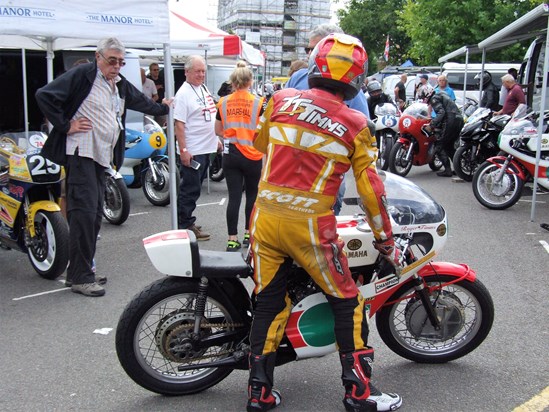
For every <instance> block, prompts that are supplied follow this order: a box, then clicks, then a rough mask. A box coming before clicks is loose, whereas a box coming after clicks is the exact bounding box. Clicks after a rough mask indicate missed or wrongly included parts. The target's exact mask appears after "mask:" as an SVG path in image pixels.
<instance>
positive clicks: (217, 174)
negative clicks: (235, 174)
mask: <svg viewBox="0 0 549 412" xmlns="http://www.w3.org/2000/svg"><path fill="white" fill-rule="evenodd" d="M208 176H209V177H210V179H211V180H212V181H213V182H221V181H222V180H223V179H225V172H223V150H220V151H218V152H216V153H212V154H211V155H210V167H209V169H208Z"/></svg>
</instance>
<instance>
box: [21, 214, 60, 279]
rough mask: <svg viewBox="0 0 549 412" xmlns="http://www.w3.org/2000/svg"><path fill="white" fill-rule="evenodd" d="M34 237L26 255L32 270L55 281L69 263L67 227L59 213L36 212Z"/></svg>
mask: <svg viewBox="0 0 549 412" xmlns="http://www.w3.org/2000/svg"><path fill="white" fill-rule="evenodd" d="M34 231H35V236H34V237H33V238H31V239H30V245H28V249H27V252H28V253H27V254H28V256H29V260H30V262H31V265H32V267H33V268H34V270H35V271H36V272H37V273H38V274H39V275H40V276H42V277H43V278H45V279H51V280H53V279H56V278H57V277H59V276H60V275H61V274H62V273H63V272H64V271H65V269H66V268H67V264H68V263H69V226H68V225H67V221H66V220H65V218H64V217H63V215H62V214H61V212H46V211H38V212H37V213H36V215H35V216H34Z"/></svg>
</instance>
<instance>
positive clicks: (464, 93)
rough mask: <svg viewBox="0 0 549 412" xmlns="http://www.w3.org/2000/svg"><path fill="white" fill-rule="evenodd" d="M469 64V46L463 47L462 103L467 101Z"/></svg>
mask: <svg viewBox="0 0 549 412" xmlns="http://www.w3.org/2000/svg"><path fill="white" fill-rule="evenodd" d="M468 66H469V48H468V47H467V48H466V49H465V73H464V74H463V104H462V106H465V103H466V102H467V68H468Z"/></svg>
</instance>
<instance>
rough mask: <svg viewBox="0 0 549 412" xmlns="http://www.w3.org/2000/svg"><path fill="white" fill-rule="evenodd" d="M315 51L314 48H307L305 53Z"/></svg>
mask: <svg viewBox="0 0 549 412" xmlns="http://www.w3.org/2000/svg"><path fill="white" fill-rule="evenodd" d="M313 49H314V47H305V53H307V54H309V53H310V52H312V51H313Z"/></svg>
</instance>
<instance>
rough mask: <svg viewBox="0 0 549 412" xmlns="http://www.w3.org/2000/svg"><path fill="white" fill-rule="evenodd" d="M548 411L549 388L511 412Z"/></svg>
mask: <svg viewBox="0 0 549 412" xmlns="http://www.w3.org/2000/svg"><path fill="white" fill-rule="evenodd" d="M547 410H549V386H547V387H546V388H545V389H544V390H543V391H541V393H539V394H538V395H536V396H534V397H533V398H532V399H530V400H529V401H528V402H525V403H523V404H522V405H520V406H517V407H516V408H515V409H513V412H543V411H547Z"/></svg>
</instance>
